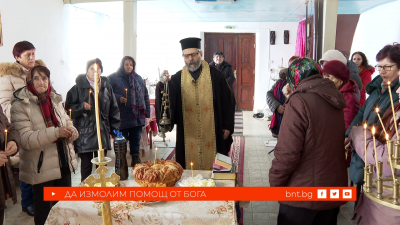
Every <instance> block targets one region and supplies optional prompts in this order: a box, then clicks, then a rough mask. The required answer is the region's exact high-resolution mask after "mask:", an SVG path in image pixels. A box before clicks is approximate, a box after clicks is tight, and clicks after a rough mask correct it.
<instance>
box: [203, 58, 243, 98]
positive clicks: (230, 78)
mask: <svg viewBox="0 0 400 225" xmlns="http://www.w3.org/2000/svg"><path fill="white" fill-rule="evenodd" d="M209 65H210V66H214V67H215V68H217V69H218V70H219V71H221V72H222V74H224V77H225V80H226V82H228V84H229V87H231V90H232V91H233V83H235V80H236V78H235V75H234V74H233V70H232V66H231V64H229V63H227V62H226V61H223V62H222V63H221V66H217V65H216V64H215V62H214V61H212V62H210V63H209Z"/></svg>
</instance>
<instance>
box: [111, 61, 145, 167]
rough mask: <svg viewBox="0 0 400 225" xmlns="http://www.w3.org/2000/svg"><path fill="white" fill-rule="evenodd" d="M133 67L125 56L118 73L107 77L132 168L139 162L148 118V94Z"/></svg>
mask: <svg viewBox="0 0 400 225" xmlns="http://www.w3.org/2000/svg"><path fill="white" fill-rule="evenodd" d="M135 66H136V63H135V60H134V59H133V58H132V57H130V56H125V57H124V58H123V59H122V61H121V65H120V68H119V69H118V71H117V72H115V73H113V74H111V75H110V76H109V77H108V79H110V84H111V86H112V88H113V89H114V94H115V98H116V99H117V101H118V107H119V111H120V112H121V126H120V131H121V132H122V135H123V136H124V137H125V138H126V140H128V141H129V147H130V154H131V156H132V162H131V166H132V167H134V166H135V165H136V164H137V163H140V162H141V161H140V157H139V148H140V138H141V134H142V128H143V127H144V126H145V119H146V118H150V100H149V94H148V92H147V88H146V84H145V83H144V81H143V79H142V77H141V76H139V75H138V74H137V73H136V72H135Z"/></svg>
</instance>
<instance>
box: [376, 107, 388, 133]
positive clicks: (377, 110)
mask: <svg viewBox="0 0 400 225" xmlns="http://www.w3.org/2000/svg"><path fill="white" fill-rule="evenodd" d="M375 112H376V115H378V118H379V121H380V122H381V126H382V129H383V132H385V135H386V134H387V132H386V129H385V126H384V125H383V122H382V119H381V116H380V115H379V108H378V107H376V109H375Z"/></svg>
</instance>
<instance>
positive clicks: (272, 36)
mask: <svg viewBox="0 0 400 225" xmlns="http://www.w3.org/2000/svg"><path fill="white" fill-rule="evenodd" d="M269 43H270V44H271V45H274V44H275V31H270V32H269Z"/></svg>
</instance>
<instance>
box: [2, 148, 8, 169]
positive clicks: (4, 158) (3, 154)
mask: <svg viewBox="0 0 400 225" xmlns="http://www.w3.org/2000/svg"><path fill="white" fill-rule="evenodd" d="M6 162H8V158H7V156H6V154H5V153H4V152H3V151H1V152H0V166H3V165H4V163H6Z"/></svg>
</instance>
